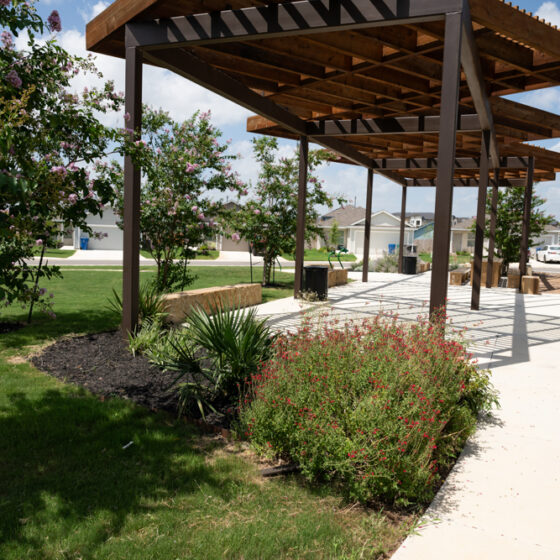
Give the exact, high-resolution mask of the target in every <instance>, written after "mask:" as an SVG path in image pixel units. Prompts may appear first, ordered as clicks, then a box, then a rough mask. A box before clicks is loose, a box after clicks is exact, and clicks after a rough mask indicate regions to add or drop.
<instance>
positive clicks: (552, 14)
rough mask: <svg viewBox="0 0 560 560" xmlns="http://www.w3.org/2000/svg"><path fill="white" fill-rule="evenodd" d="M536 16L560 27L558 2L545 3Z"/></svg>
mask: <svg viewBox="0 0 560 560" xmlns="http://www.w3.org/2000/svg"><path fill="white" fill-rule="evenodd" d="M535 15H537V16H539V17H541V18H544V19H545V20H546V21H547V22H548V23H552V25H560V7H559V6H558V5H557V4H556V2H544V3H543V4H542V5H541V7H540V8H539V9H538V10H537V12H536V14H535Z"/></svg>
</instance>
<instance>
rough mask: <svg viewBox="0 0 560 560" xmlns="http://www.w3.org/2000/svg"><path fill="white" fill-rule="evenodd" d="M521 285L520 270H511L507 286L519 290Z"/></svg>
mask: <svg viewBox="0 0 560 560" xmlns="http://www.w3.org/2000/svg"><path fill="white" fill-rule="evenodd" d="M520 285H521V276H520V275H519V271H518V270H510V271H509V272H508V275H507V287H508V288H515V289H516V290H518V289H519V286H520Z"/></svg>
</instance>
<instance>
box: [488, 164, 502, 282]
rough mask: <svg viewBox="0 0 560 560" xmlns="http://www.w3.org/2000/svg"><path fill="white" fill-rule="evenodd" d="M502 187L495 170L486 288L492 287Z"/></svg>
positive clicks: (498, 171) (498, 172)
mask: <svg viewBox="0 0 560 560" xmlns="http://www.w3.org/2000/svg"><path fill="white" fill-rule="evenodd" d="M499 185H500V170H499V169H494V185H493V186H492V203H491V207H490V232H489V235H488V267H487V268H486V287H487V288H491V287H492V273H493V270H494V250H495V245H496V221H497V218H498V187H499Z"/></svg>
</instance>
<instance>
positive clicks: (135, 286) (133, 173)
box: [121, 47, 142, 333]
mask: <svg viewBox="0 0 560 560" xmlns="http://www.w3.org/2000/svg"><path fill="white" fill-rule="evenodd" d="M125 112H126V113H128V115H130V119H129V120H128V121H125V125H124V126H125V128H130V129H132V130H133V131H134V132H131V136H133V137H135V138H140V135H141V127H142V53H141V52H140V50H139V49H137V48H136V47H127V48H126V86H125ZM123 230H124V231H123V297H122V302H123V316H122V323H121V329H122V331H123V332H124V333H129V332H134V330H135V329H136V326H137V324H138V291H139V284H140V168H139V167H137V166H135V165H134V164H133V162H132V158H131V157H130V156H125V158H124V212H123Z"/></svg>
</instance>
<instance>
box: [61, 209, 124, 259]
mask: <svg viewBox="0 0 560 560" xmlns="http://www.w3.org/2000/svg"><path fill="white" fill-rule="evenodd" d="M117 219H118V218H117V215H116V214H115V211H114V210H113V208H111V207H110V206H108V207H105V208H104V209H103V216H100V215H98V214H97V215H93V214H88V216H87V217H86V223H87V224H88V226H89V227H91V229H92V231H93V233H94V236H90V235H88V234H87V233H84V232H82V230H81V229H80V228H74V231H73V235H72V245H73V246H74V249H79V248H80V238H82V237H88V238H89V241H88V250H89V249H103V250H106V251H122V249H123V231H122V229H120V228H119V226H117Z"/></svg>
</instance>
